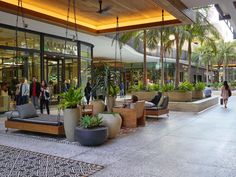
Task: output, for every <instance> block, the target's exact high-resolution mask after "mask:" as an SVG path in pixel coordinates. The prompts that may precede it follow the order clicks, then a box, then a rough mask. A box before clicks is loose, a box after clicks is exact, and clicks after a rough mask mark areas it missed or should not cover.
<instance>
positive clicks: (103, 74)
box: [92, 64, 119, 97]
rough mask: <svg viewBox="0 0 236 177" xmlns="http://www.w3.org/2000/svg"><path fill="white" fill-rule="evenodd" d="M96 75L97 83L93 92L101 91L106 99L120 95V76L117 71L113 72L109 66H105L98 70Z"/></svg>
mask: <svg viewBox="0 0 236 177" xmlns="http://www.w3.org/2000/svg"><path fill="white" fill-rule="evenodd" d="M94 75H95V76H96V83H95V85H94V87H93V88H92V92H95V91H96V90H97V89H100V91H101V92H102V93H103V95H106V97H108V96H116V95H117V94H118V92H119V87H117V86H116V82H117V79H118V78H119V76H118V74H117V73H116V72H115V71H113V70H111V69H110V67H109V66H108V65H106V64H104V65H102V66H101V67H98V68H96V70H95V74H94Z"/></svg>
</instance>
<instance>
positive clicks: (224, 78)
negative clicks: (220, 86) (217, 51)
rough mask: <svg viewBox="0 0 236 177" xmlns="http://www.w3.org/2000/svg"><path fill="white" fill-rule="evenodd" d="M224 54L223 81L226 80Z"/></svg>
mask: <svg viewBox="0 0 236 177" xmlns="http://www.w3.org/2000/svg"><path fill="white" fill-rule="evenodd" d="M225 76H226V55H224V61H223V81H225V80H226V77H225Z"/></svg>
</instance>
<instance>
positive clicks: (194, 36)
mask: <svg viewBox="0 0 236 177" xmlns="http://www.w3.org/2000/svg"><path fill="white" fill-rule="evenodd" d="M206 18H207V17H204V16H203V15H202V13H200V12H199V11H197V12H196V22H195V23H193V24H190V25H185V26H184V29H183V30H184V33H185V35H184V36H185V38H186V41H187V42H188V81H189V82H191V65H192V42H193V41H195V40H196V41H199V42H200V43H203V42H206V43H207V44H208V45H211V46H213V47H214V46H215V39H217V38H219V33H218V31H217V30H216V28H215V27H214V26H213V25H212V24H210V23H209V22H208V21H207V20H206Z"/></svg>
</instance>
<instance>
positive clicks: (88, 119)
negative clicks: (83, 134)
mask: <svg viewBox="0 0 236 177" xmlns="http://www.w3.org/2000/svg"><path fill="white" fill-rule="evenodd" d="M101 124H102V118H101V117H99V116H97V115H96V116H89V115H85V116H83V117H82V118H81V120H80V126H81V127H83V128H95V127H99V126H101Z"/></svg>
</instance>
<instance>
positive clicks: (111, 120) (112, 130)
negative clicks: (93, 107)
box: [98, 112, 122, 139]
mask: <svg viewBox="0 0 236 177" xmlns="http://www.w3.org/2000/svg"><path fill="white" fill-rule="evenodd" d="M98 116H99V117H101V118H102V121H103V123H102V125H104V126H107V127H108V138H110V139H112V138H115V137H116V136H117V135H118V133H119V131H120V127H121V124H122V118H121V116H120V114H119V113H115V112H103V113H99V114H98Z"/></svg>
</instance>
